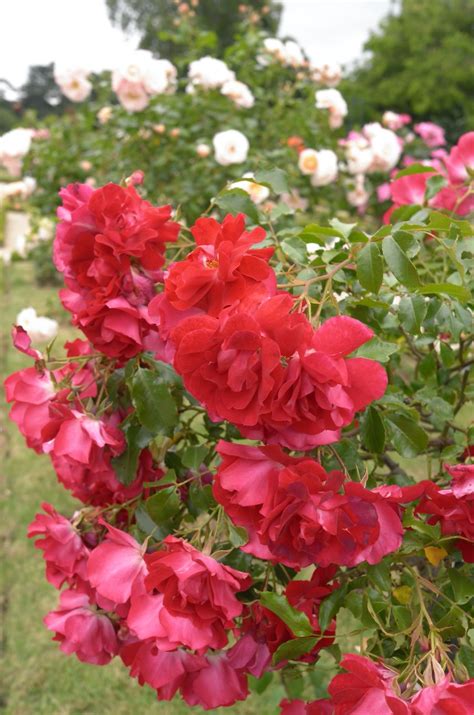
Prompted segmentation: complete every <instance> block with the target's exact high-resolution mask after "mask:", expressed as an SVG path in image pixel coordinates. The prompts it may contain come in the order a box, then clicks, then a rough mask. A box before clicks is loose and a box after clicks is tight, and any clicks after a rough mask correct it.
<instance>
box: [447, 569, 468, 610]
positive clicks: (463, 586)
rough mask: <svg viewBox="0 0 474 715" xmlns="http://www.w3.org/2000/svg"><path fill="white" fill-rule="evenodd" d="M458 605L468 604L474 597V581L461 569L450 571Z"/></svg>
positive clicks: (449, 574)
mask: <svg viewBox="0 0 474 715" xmlns="http://www.w3.org/2000/svg"><path fill="white" fill-rule="evenodd" d="M448 576H449V580H450V581H451V586H452V588H453V592H454V597H455V601H456V603H458V604H459V605H462V604H464V603H468V602H469V601H470V600H471V598H472V597H473V596H474V581H473V580H472V579H470V578H469V577H468V576H467V575H466V574H464V573H463V572H462V571H460V570H459V569H448Z"/></svg>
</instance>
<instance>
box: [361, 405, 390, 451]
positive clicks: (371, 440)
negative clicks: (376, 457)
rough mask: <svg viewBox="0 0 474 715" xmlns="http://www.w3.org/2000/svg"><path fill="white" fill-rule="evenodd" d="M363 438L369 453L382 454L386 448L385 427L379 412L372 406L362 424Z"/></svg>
mask: <svg viewBox="0 0 474 715" xmlns="http://www.w3.org/2000/svg"><path fill="white" fill-rule="evenodd" d="M361 436H362V442H363V444H364V446H365V447H366V448H367V449H368V450H369V452H375V453H376V454H381V453H382V452H383V450H384V447H385V427H384V424H383V420H382V418H381V416H380V414H379V412H378V411H377V410H376V409H375V407H372V406H370V407H369V408H368V409H367V410H366V412H365V415H364V417H363V418H362V424H361Z"/></svg>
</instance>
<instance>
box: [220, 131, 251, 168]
mask: <svg viewBox="0 0 474 715" xmlns="http://www.w3.org/2000/svg"><path fill="white" fill-rule="evenodd" d="M212 143H213V145H214V157H215V160H216V161H217V163H218V164H221V165H222V166H228V165H229V164H241V163H242V162H244V161H245V160H246V159H247V154H248V151H249V148H250V144H249V140H248V139H247V137H246V136H245V134H242V132H239V131H238V130H237V129H228V130H226V131H223V132H218V133H217V134H216V135H215V136H214V138H213V140H212Z"/></svg>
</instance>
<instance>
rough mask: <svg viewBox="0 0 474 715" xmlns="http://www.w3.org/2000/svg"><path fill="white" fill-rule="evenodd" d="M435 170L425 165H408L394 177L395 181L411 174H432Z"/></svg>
mask: <svg viewBox="0 0 474 715" xmlns="http://www.w3.org/2000/svg"><path fill="white" fill-rule="evenodd" d="M434 172H435V169H433V167H432V166H425V164H410V166H407V168H406V169H402V170H401V171H398V172H397V173H396V175H395V178H396V179H401V177H402V176H411V175H412V174H433V173H434Z"/></svg>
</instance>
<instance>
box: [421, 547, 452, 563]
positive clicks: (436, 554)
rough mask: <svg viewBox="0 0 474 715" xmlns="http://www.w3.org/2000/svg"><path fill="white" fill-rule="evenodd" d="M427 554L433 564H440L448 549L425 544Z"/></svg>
mask: <svg viewBox="0 0 474 715" xmlns="http://www.w3.org/2000/svg"><path fill="white" fill-rule="evenodd" d="M424 552H425V556H426V558H427V559H428V561H429V562H430V564H432V565H433V566H439V564H440V562H441V561H442V560H443V559H444V557H445V556H447V555H448V552H447V551H446V549H443V548H440V547H439V546H425V548H424Z"/></svg>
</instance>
